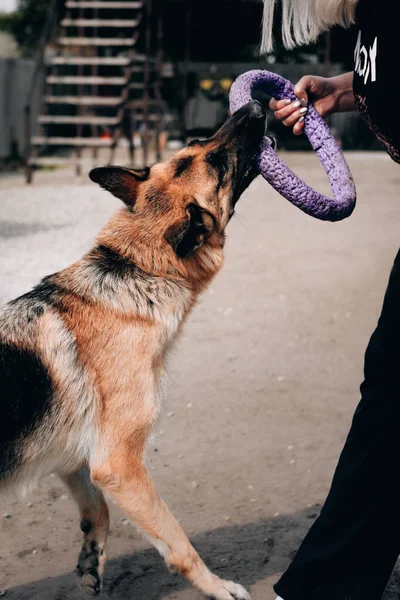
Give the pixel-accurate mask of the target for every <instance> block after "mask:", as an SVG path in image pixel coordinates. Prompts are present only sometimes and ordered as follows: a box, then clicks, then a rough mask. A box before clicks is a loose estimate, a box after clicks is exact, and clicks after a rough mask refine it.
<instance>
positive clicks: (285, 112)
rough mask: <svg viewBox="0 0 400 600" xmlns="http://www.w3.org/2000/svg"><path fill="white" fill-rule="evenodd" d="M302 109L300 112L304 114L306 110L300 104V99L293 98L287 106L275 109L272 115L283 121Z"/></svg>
mask: <svg viewBox="0 0 400 600" xmlns="http://www.w3.org/2000/svg"><path fill="white" fill-rule="evenodd" d="M302 109H305V110H303V112H302V113H301V114H304V113H305V112H306V111H307V109H306V107H305V106H303V105H302V103H301V101H300V100H295V101H294V102H291V103H290V104H289V105H288V106H284V107H283V108H281V109H280V110H276V111H275V112H274V115H275V118H276V119H278V121H285V120H286V119H288V118H289V117H291V116H292V115H294V114H296V113H297V112H298V111H299V110H302Z"/></svg>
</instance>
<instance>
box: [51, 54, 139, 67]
mask: <svg viewBox="0 0 400 600" xmlns="http://www.w3.org/2000/svg"><path fill="white" fill-rule="evenodd" d="M132 60H133V59H132V57H129V56H115V57H100V56H54V57H53V58H52V61H51V62H52V64H53V65H110V66H117V67H118V66H119V67H126V66H128V65H130V64H131V62H132Z"/></svg>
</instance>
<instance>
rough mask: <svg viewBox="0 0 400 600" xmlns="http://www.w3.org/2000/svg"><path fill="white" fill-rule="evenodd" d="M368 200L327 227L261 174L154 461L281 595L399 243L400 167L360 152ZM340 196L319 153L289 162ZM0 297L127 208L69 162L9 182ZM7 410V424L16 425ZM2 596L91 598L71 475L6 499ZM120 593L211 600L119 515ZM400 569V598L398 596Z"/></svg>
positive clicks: (248, 576) (359, 176) (196, 331)
mask: <svg viewBox="0 0 400 600" xmlns="http://www.w3.org/2000/svg"><path fill="white" fill-rule="evenodd" d="M348 158H349V162H350V165H351V167H352V170H353V173H354V176H355V179H356V182H357V184H358V192H359V204H358V208H357V209H356V211H355V213H354V215H353V216H352V218H351V219H349V220H347V221H345V222H343V223H338V224H326V223H321V222H318V221H315V220H313V219H311V218H310V217H307V216H305V215H303V214H302V213H301V212H300V211H298V210H297V209H295V208H293V207H291V206H290V205H289V204H288V203H287V202H286V201H284V200H283V199H281V198H280V197H278V195H277V194H275V192H273V191H272V190H271V189H270V188H269V187H268V185H267V184H266V183H265V182H264V181H262V180H261V179H260V180H257V181H256V182H254V183H253V185H252V186H251V188H250V190H249V191H248V192H247V193H246V195H245V197H244V198H243V200H242V202H241V204H240V205H239V206H238V212H239V216H238V218H237V219H235V220H234V221H233V222H232V224H231V225H230V226H229V231H228V243H227V252H226V254H227V260H226V266H225V268H224V270H223V272H222V273H221V274H220V275H219V277H218V278H217V279H216V280H215V282H214V283H213V284H212V286H211V287H210V289H209V290H208V291H207V293H205V294H204V296H203V297H202V299H201V301H200V303H199V305H198V306H197V308H196V310H195V311H194V313H193V315H192V317H191V318H190V321H189V322H188V324H187V326H186V328H185V332H184V335H183V338H182V339H181V341H180V343H179V344H178V346H177V349H176V351H175V353H174V355H173V357H172V360H171V365H170V393H169V399H168V402H167V405H166V406H165V407H164V413H163V416H162V418H161V420H160V423H159V426H158V429H157V435H156V438H155V442H154V443H153V445H151V446H150V447H149V451H148V464H149V468H150V470H151V473H152V475H153V477H154V480H155V482H156V484H157V487H158V489H159V491H160V493H161V495H162V496H163V498H164V499H165V500H166V501H167V503H168V504H169V506H170V508H171V509H172V512H173V513H174V514H175V516H177V517H178V518H179V519H180V521H181V523H182V525H183V527H184V528H185V529H186V531H187V532H188V534H189V535H190V537H191V539H192V540H193V543H194V545H195V546H196V547H197V548H198V550H199V551H200V553H201V555H202V556H203V558H204V559H205V560H206V562H207V563H208V564H209V566H210V567H211V568H212V569H214V570H215V571H216V572H217V573H218V574H219V575H220V576H223V577H226V578H232V579H234V580H237V581H240V582H241V583H242V584H244V585H246V586H248V588H249V589H250V591H251V593H252V597H253V599H254V600H273V598H274V594H273V592H272V587H271V586H272V584H273V583H274V582H275V581H276V580H277V578H278V576H279V574H280V573H281V572H282V571H283V570H284V568H285V567H286V565H287V564H288V562H289V561H290V558H291V557H292V556H293V553H294V552H295V550H296V548H297V546H298V544H299V542H300V541H301V539H302V537H303V536H304V534H305V533H306V531H307V529H308V528H309V526H310V525H311V524H312V522H313V520H314V519H315V517H316V515H317V514H318V510H319V507H320V504H321V503H322V502H323V500H324V498H325V495H326V493H327V490H328V487H329V484H330V480H331V477H332V473H333V469H334V467H335V464H336V460H337V457H338V453H339V451H340V449H341V447H342V444H343V442H344V439H345V436H346V433H347V430H348V427H349V425H350V420H351V417H352V413H353V410H354V408H355V406H356V403H357V402H358V397H359V393H358V386H359V384H360V382H361V378H362V362H363V352H364V349H365V346H366V343H367V341H368V338H369V335H370V334H371V332H372V330H373V328H374V326H375V323H376V320H377V317H378V314H379V310H380V305H381V301H382V297H383V292H384V288H385V285H386V281H387V277H388V275H389V271H390V268H391V264H392V261H393V258H394V256H395V254H396V251H397V248H398V246H399V237H400V236H399V223H400V202H399V198H398V195H399V184H400V170H399V168H398V167H397V166H396V165H395V164H394V163H391V162H390V160H389V159H388V158H386V156H385V155H384V154H368V155H367V154H353V155H349V157H348ZM285 159H286V160H287V161H288V162H289V163H290V165H291V166H292V167H293V168H294V169H295V170H296V171H297V172H298V173H299V174H300V175H302V176H303V177H305V178H306V179H307V180H308V181H309V182H310V183H311V184H313V185H314V186H317V187H318V188H319V189H326V182H325V178H324V174H323V173H322V171H321V170H320V168H319V166H318V164H317V163H316V160H315V157H314V156H312V155H310V154H295V155H294V154H293V155H286V156H285ZM0 188H1V190H0V256H1V263H0V281H1V288H0V301H1V302H4V301H7V300H8V299H10V298H12V297H15V296H16V295H17V294H20V293H22V292H24V291H26V290H27V289H28V288H29V287H30V286H32V285H33V284H34V283H35V282H37V281H38V279H39V278H40V277H42V276H44V275H46V274H48V273H50V272H54V271H55V270H57V269H60V268H62V267H64V266H66V265H67V264H69V263H70V262H71V261H72V260H74V259H75V258H77V257H79V255H80V254H82V252H83V251H85V250H86V249H87V248H88V247H89V246H90V244H91V240H92V238H93V236H94V234H95V233H96V232H97V230H98V229H99V228H100V227H101V225H102V224H103V223H104V222H105V221H106V219H107V217H108V216H109V215H110V214H111V213H112V211H113V210H114V209H115V208H116V206H117V205H118V204H117V201H116V200H115V199H113V198H112V197H111V196H109V195H108V194H106V193H104V192H102V191H100V190H99V189H97V188H96V187H95V186H94V185H92V184H90V183H88V182H86V180H85V179H82V181H81V182H76V181H75V180H74V178H73V177H72V176H71V175H70V174H68V173H67V172H61V173H56V174H47V175H41V176H39V177H38V178H37V179H36V182H35V183H34V185H33V186H32V187H31V188H29V189H28V188H26V187H25V186H24V185H23V183H22V180H21V178H20V177H18V176H13V177H3V178H1V179H0ZM0 418H1V417H0ZM0 511H1V512H0V532H1V545H0V588H3V589H5V590H6V597H7V598H9V599H10V600H16V599H18V600H66V599H68V600H78V599H79V598H82V597H83V595H82V594H81V592H80V591H79V589H78V588H77V586H76V583H75V578H74V575H73V568H74V566H75V563H76V559H77V554H78V551H79V548H80V538H81V534H80V531H79V524H78V515H77V511H76V509H75V506H74V505H73V502H72V500H71V499H70V497H69V495H68V492H67V491H66V490H65V489H64V488H63V485H62V484H61V483H60V482H59V480H58V479H56V478H55V477H49V478H48V479H46V480H44V481H43V482H42V483H41V484H40V487H39V488H38V489H37V490H36V491H35V492H34V493H33V494H31V495H29V497H26V498H23V499H19V500H18V501H17V502H13V501H6V502H4V503H2V504H1V507H0ZM108 554H109V563H108V567H107V570H106V576H105V585H104V592H103V597H105V598H112V599H113V600H126V599H127V598H131V597H132V598H135V599H137V600H172V599H173V598H174V599H177V600H188V599H189V598H191V599H194V600H197V599H199V598H200V597H201V596H200V594H198V592H196V591H194V590H193V589H191V588H190V587H188V585H187V584H186V583H185V582H184V581H183V580H182V579H180V578H176V577H173V576H171V575H170V574H169V573H168V572H167V570H166V568H165V567H164V564H163V562H162V560H161V559H160V558H159V557H158V555H157V554H156V552H155V551H154V550H152V549H149V546H148V544H147V542H144V541H142V540H141V538H140V537H139V536H138V535H137V533H136V531H135V529H134V527H132V526H131V525H130V524H129V523H128V522H127V520H126V519H124V517H123V515H122V514H121V512H120V511H119V509H118V507H113V509H112V528H111V535H110V539H109V546H108ZM396 579H397V580H400V574H399V575H397V577H396V574H395V575H394V578H393V581H392V583H391V585H390V589H389V591H388V594H387V597H388V598H395V597H396V598H397V597H398V595H397V594H398V592H397V593H396V587H397V585H396Z"/></svg>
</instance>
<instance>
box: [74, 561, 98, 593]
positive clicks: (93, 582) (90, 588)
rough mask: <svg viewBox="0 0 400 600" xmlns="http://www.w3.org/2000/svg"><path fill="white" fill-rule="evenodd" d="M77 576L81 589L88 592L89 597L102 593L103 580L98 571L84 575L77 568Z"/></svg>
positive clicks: (94, 570)
mask: <svg viewBox="0 0 400 600" xmlns="http://www.w3.org/2000/svg"><path fill="white" fill-rule="evenodd" d="M77 574H78V579H79V585H80V587H81V589H82V590H83V591H84V592H86V594H88V595H89V596H97V595H98V594H100V592H101V579H100V577H99V574H98V572H97V570H96V569H93V570H92V571H89V572H88V573H84V574H83V575H82V574H81V572H80V569H79V568H77Z"/></svg>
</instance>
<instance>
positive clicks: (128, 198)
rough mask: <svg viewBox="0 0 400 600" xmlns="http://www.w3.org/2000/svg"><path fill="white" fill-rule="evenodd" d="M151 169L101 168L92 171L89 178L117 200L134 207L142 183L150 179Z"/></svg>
mask: <svg viewBox="0 0 400 600" xmlns="http://www.w3.org/2000/svg"><path fill="white" fill-rule="evenodd" d="M149 175H150V169H149V168H146V169H126V168H125V167H99V168H97V169H92V170H91V171H90V173H89V177H90V179H91V180H92V181H94V182H95V183H98V184H99V185H100V186H101V187H102V188H103V189H105V190H107V191H108V192H110V193H111V194H112V195H113V196H116V198H119V199H120V200H122V202H125V204H126V205H127V206H133V205H134V204H135V200H136V194H137V188H138V185H139V183H140V182H141V181H146V179H148V178H149Z"/></svg>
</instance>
